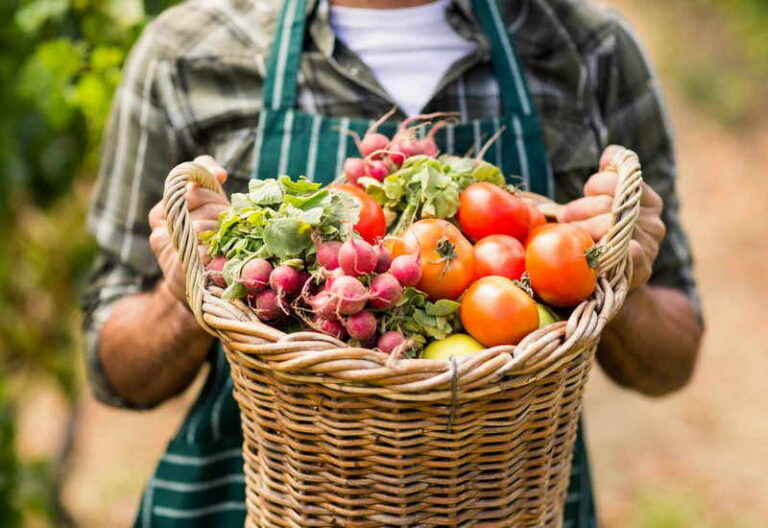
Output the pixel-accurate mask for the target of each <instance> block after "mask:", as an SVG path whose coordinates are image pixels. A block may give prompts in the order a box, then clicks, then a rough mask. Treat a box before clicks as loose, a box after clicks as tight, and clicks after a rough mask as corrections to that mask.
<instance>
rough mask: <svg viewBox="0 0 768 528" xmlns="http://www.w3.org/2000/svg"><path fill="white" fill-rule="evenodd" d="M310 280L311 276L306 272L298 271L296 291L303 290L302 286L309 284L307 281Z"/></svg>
mask: <svg viewBox="0 0 768 528" xmlns="http://www.w3.org/2000/svg"><path fill="white" fill-rule="evenodd" d="M311 278H312V275H310V274H309V273H307V272H306V271H300V272H299V289H298V290H297V291H299V292H300V291H302V290H304V286H305V285H306V284H307V282H309V279H311Z"/></svg>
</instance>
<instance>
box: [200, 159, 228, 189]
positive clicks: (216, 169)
mask: <svg viewBox="0 0 768 528" xmlns="http://www.w3.org/2000/svg"><path fill="white" fill-rule="evenodd" d="M195 163H198V164H200V165H202V166H203V167H205V168H206V169H207V170H208V172H210V173H211V174H213V175H214V176H215V177H216V179H217V180H219V183H224V182H225V181H227V171H226V170H225V169H224V167H222V166H221V165H219V162H217V161H216V160H215V159H213V157H212V156H208V155H207V154H206V155H204V156H198V157H196V158H195Z"/></svg>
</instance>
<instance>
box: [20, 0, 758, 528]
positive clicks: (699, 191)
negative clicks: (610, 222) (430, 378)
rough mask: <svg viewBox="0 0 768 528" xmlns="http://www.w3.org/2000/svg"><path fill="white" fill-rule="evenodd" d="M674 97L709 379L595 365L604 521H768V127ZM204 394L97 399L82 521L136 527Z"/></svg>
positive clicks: (43, 415) (80, 470) (80, 460)
mask: <svg viewBox="0 0 768 528" xmlns="http://www.w3.org/2000/svg"><path fill="white" fill-rule="evenodd" d="M612 3H613V4H616V5H620V7H621V8H622V10H623V11H624V12H625V14H626V15H627V16H628V18H629V19H630V20H631V21H632V22H633V24H634V25H635V26H636V27H637V29H638V31H639V33H640V36H641V38H642V39H643V40H644V41H645V43H646V46H648V47H649V48H650V50H651V52H652V55H654V56H655V55H656V54H657V53H659V51H660V50H661V49H662V47H663V46H665V45H666V43H665V42H663V41H660V40H654V39H655V38H657V36H656V33H657V32H655V31H653V29H654V28H653V27H652V25H653V24H654V19H653V18H650V17H648V16H647V15H646V14H645V11H643V12H641V11H640V8H639V7H638V6H639V5H641V2H639V0H636V1H635V2H632V1H630V0H622V1H615V2H612ZM662 80H663V79H662ZM665 84H667V87H668V88H673V87H672V86H670V85H671V83H665ZM667 98H668V103H669V108H670V111H671V116H672V119H673V123H674V126H675V129H676V130H677V131H678V136H677V138H678V156H679V165H680V180H679V190H680V195H681V202H682V208H683V209H682V211H683V213H682V214H683V221H684V223H685V226H686V227H687V229H688V231H689V234H690V237H691V240H692V243H693V248H694V254H695V257H696V276H697V278H698V280H699V282H700V288H701V294H702V299H703V306H704V312H705V317H706V320H707V334H706V338H705V341H704V345H703V348H702V350H701V361H700V363H699V366H698V369H697V372H696V375H695V379H694V380H693V382H692V383H691V385H690V386H689V387H688V388H687V389H685V390H684V391H682V392H680V393H679V394H676V395H674V396H672V397H669V398H666V399H661V400H653V399H647V398H644V397H641V396H638V395H636V394H633V393H630V392H628V391H625V390H622V389H619V388H617V387H616V386H615V385H613V384H612V383H611V382H609V381H608V380H606V378H605V377H604V376H603V375H602V374H601V373H600V372H598V371H595V372H596V373H595V375H594V376H593V379H592V380H591V382H590V387H589V389H588V393H587V400H586V417H587V430H588V440H589V444H590V448H591V452H592V461H593V464H594V469H595V475H596V476H595V479H596V486H597V492H598V497H599V509H600V512H601V518H602V526H604V527H608V528H619V527H628V526H629V527H643V528H645V527H648V528H651V527H655V526H662V525H661V524H658V523H657V522H656V521H653V519H654V518H663V519H667V518H669V516H667V517H664V515H666V514H665V513H664V512H665V511H667V510H671V511H672V513H670V514H669V515H672V517H674V519H678V521H676V522H677V524H664V525H663V526H668V527H669V528H678V527H684V526H704V527H710V528H711V527H726V526H728V527H740V528H746V527H755V528H757V527H759V526H765V520H766V519H768V420H766V419H765V416H766V410H767V409H768V405H767V402H768V399H766V396H765V387H766V382H765V378H766V376H767V375H768V323H767V322H766V320H765V319H764V318H763V317H762V315H763V313H764V310H765V308H766V307H767V306H768V304H766V300H765V299H766V298H768V267H767V266H766V264H765V263H766V262H768V242H766V241H767V240H768V223H767V222H766V221H765V219H764V218H763V217H762V213H763V212H764V211H766V210H768V177H766V176H768V127H766V126H763V127H762V128H754V129H751V130H750V131H749V132H744V133H739V134H737V133H735V132H734V130H732V129H725V128H723V127H721V126H720V125H718V124H717V123H716V121H715V120H713V119H712V118H710V117H709V116H707V115H705V114H702V113H701V112H699V111H697V110H696V109H694V108H693V107H691V106H689V105H688V104H687V103H686V102H685V101H684V100H683V99H682V97H681V96H680V94H678V93H676V92H675V91H674V89H672V90H669V89H668V90H667ZM764 122H765V123H768V118H766V119H764ZM38 394H39V396H38V397H37V398H34V399H32V400H31V401H30V403H29V407H28V409H27V412H25V413H24V415H25V418H24V421H23V422H22V431H21V438H22V439H23V449H24V452H25V453H26V454H28V455H34V454H35V453H44V452H46V451H47V450H48V449H50V446H52V445H55V442H56V440H57V437H56V436H55V435H45V436H43V437H41V436H40V435H36V434H35V433H34V431H39V430H40V429H39V427H40V425H41V424H40V421H41V420H48V419H55V415H56V412H55V411H56V409H57V406H58V405H59V404H58V403H57V401H56V399H55V398H54V397H52V396H48V395H46V391H39V392H38ZM192 396H193V394H191V393H189V394H187V395H185V396H183V397H182V398H179V399H177V400H175V401H172V402H170V403H168V404H167V405H165V406H163V407H161V408H160V409H158V410H155V411H152V412H146V413H131V412H121V411H116V410H113V409H108V408H106V407H103V406H101V405H99V404H97V403H95V402H94V401H93V400H91V399H90V398H88V397H86V398H85V399H84V401H83V419H82V420H81V423H80V428H79V431H78V434H77V444H76V454H75V461H74V470H73V472H72V475H71V477H70V478H69V480H68V483H67V486H66V489H65V501H66V503H67V504H68V506H69V507H70V508H71V510H72V512H73V513H74V514H75V515H76V517H77V519H78V520H79V521H80V523H81V525H82V526H85V527H91V526H92V527H103V526H110V527H120V526H128V525H129V524H130V522H131V520H132V516H133V513H134V510H135V507H136V505H137V504H138V500H139V494H140V490H141V486H142V485H143V482H144V481H145V479H146V478H147V477H148V475H149V474H150V472H151V470H152V468H153V466H154V463H155V461H156V459H157V458H158V457H159V455H160V453H161V452H162V449H163V447H164V444H165V442H166V441H167V440H168V439H169V438H170V437H171V435H172V433H173V431H174V430H175V428H176V427H177V426H178V423H179V421H180V420H181V417H182V414H183V412H184V410H185V408H186V407H187V406H188V405H189V402H190V401H191V398H192ZM649 511H650V513H649ZM654 512H656V513H654ZM658 512H661V513H658ZM656 514H658V515H661V517H653V515H656ZM761 521H762V522H761ZM665 522H667V521H665Z"/></svg>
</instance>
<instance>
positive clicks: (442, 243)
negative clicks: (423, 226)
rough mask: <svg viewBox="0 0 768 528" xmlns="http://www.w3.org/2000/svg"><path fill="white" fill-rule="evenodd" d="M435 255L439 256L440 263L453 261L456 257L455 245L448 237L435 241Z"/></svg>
mask: <svg viewBox="0 0 768 528" xmlns="http://www.w3.org/2000/svg"><path fill="white" fill-rule="evenodd" d="M437 254H438V255H440V262H442V261H444V260H449V261H450V260H453V259H455V258H456V256H457V255H456V245H455V244H454V243H453V242H451V241H450V240H449V239H448V237H442V238H441V239H440V240H438V241H437Z"/></svg>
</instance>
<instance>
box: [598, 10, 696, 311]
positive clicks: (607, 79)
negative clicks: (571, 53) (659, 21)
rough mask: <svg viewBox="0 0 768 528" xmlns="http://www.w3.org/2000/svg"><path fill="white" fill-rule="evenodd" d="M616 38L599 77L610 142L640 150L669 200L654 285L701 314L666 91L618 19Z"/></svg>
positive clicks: (650, 179) (646, 173)
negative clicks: (681, 294) (678, 295)
mask: <svg viewBox="0 0 768 528" xmlns="http://www.w3.org/2000/svg"><path fill="white" fill-rule="evenodd" d="M610 37H611V38H612V39H613V40H614V47H613V49H612V53H611V54H610V55H609V56H608V57H604V58H603V59H602V65H603V68H601V69H600V72H599V74H598V75H599V78H598V86H599V88H598V90H599V91H598V99H599V101H600V103H599V104H600V105H601V106H602V108H601V110H602V116H603V126H604V130H603V138H604V144H605V145H609V144H618V145H622V146H625V147H627V148H629V149H632V150H634V151H635V152H636V153H637V154H638V156H639V157H640V162H641V163H642V166H643V178H644V179H645V182H646V183H647V184H648V185H650V186H651V187H652V188H653V189H654V190H655V191H656V192H657V193H659V195H660V196H661V197H662V199H663V200H664V209H663V212H662V220H663V221H664V223H665V224H666V227H667V234H666V237H665V238H664V240H663V242H662V244H661V248H660V251H659V256H658V258H657V259H656V262H655V263H654V267H653V274H652V276H651V279H650V283H651V284H655V285H659V286H666V287H670V288H676V289H679V290H681V291H683V292H684V293H685V294H686V295H688V297H689V298H690V299H691V300H692V301H693V302H694V304H695V306H696V309H697V310H698V311H699V314H700V309H701V308H700V303H699V296H698V293H697V288H696V283H695V280H694V278H693V259H692V256H691V250H690V245H689V243H688V238H687V236H686V234H685V230H684V229H683V226H682V224H681V222H680V216H679V209H680V201H679V199H678V194H677V190H676V184H675V180H676V175H677V170H676V166H675V155H674V149H673V143H672V132H671V129H670V125H669V122H668V119H667V116H666V112H665V108H664V104H663V101H662V97H661V92H660V87H659V84H658V81H657V79H656V78H655V77H654V75H653V72H652V70H651V67H650V65H649V63H648V60H647V59H646V57H645V54H644V53H643V51H642V50H641V48H640V46H639V44H638V42H637V40H636V39H635V37H634V36H633V35H632V33H631V31H630V30H629V29H628V28H627V26H626V24H625V23H624V22H623V21H621V20H620V19H617V21H616V23H615V25H614V26H613V31H612V35H611V36H610Z"/></svg>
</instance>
